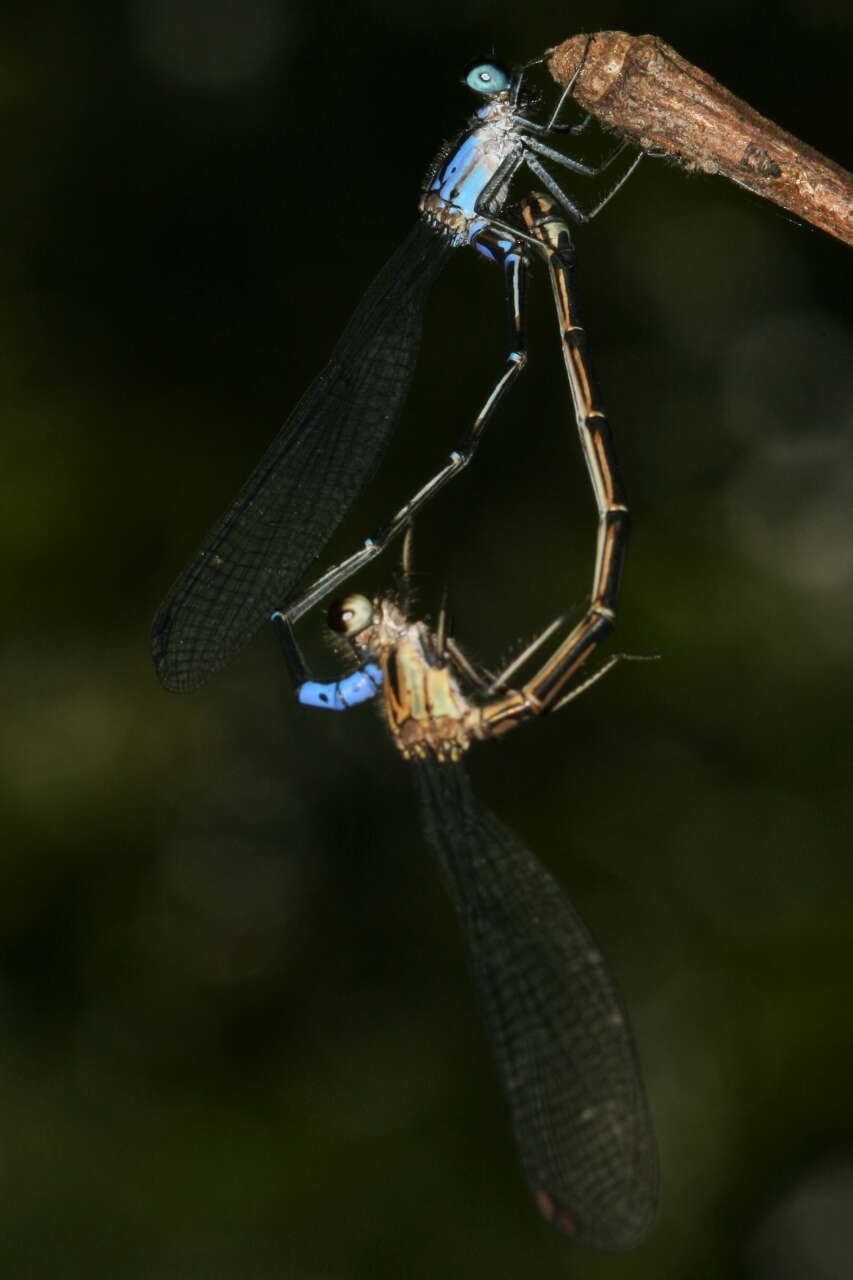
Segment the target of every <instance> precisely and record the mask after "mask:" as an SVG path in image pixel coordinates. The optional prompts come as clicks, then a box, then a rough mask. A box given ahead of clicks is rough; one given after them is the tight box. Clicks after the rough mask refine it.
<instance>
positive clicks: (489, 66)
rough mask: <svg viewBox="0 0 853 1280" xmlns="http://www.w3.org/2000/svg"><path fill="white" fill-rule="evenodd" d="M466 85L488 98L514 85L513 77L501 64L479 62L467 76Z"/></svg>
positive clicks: (465, 78)
mask: <svg viewBox="0 0 853 1280" xmlns="http://www.w3.org/2000/svg"><path fill="white" fill-rule="evenodd" d="M464 83H465V84H467V86H468V88H469V89H473V90H474V92H475V93H482V94H484V95H485V96H486V97H488V96H490V95H491V94H493V93H503V91H504V90H505V89H508V88H509V86H510V84H511V83H512V75H511V74H510V72H509V71H508V70H507V68H506V67H505V66H503V64H502V63H500V62H477V63H475V64H474V66H473V67H471V69H470V71H468V72H467V73H466V74H465V76H464Z"/></svg>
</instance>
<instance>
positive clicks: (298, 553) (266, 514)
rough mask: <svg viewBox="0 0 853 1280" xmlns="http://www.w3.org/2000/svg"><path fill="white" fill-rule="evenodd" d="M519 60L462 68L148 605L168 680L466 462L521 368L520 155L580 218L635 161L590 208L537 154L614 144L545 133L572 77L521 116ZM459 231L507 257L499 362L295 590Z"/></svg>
mask: <svg viewBox="0 0 853 1280" xmlns="http://www.w3.org/2000/svg"><path fill="white" fill-rule="evenodd" d="M525 70H526V68H523V69H522V70H521V71H519V72H518V73H517V74H516V75H514V76H510V75H509V73H508V72H507V71H505V70H504V69H503V68H502V67H501V66H500V65H498V64H496V63H481V64H478V65H477V66H476V67H474V68H473V69H472V70H471V71H470V72H469V74H468V76H467V77H466V82H467V84H468V85H469V86H470V88H472V89H473V90H474V91H475V92H476V93H478V94H480V95H481V97H482V98H483V99H484V104H483V105H482V106H481V107H480V108H479V109H478V110H477V111H476V112H475V114H474V115H473V116H472V118H471V120H470V121H469V123H468V125H467V127H466V128H465V130H464V131H463V132H462V134H461V135H460V136H459V138H458V139H457V140H456V141H455V142H454V143H453V144H452V145H451V146H450V147H449V148H445V149H443V150H442V152H441V153H440V155H439V157H438V158H437V159H436V161H435V162H434V164H433V166H432V168H431V170H430V174H429V176H428V179H427V182H426V185H425V188H424V191H423V193H422V196H421V201H420V217H419V219H418V221H417V223H416V224H415V226H414V228H413V229H412V231H411V233H410V234H409V236H408V238H407V239H406V240H405V241H404V243H403V244H402V245H401V246H400V248H399V249H398V250H397V252H396V253H395V254H394V255H393V256H392V258H391V259H390V260H389V262H388V263H386V265H385V267H384V268H383V269H382V271H381V272H380V273H379V275H378V276H377V278H376V279H375V280H374V282H373V284H372V285H371V286H370V288H369V289H368V291H367V293H366V294H365V296H364V298H363V299H362V301H361V303H360V304H359V306H358V308H357V309H356V311H355V313H354V314H353V316H352V318H351V320H350V322H349V324H348V326H347V328H346V330H345V332H344V334H343V336H342V338H341V339H340V341H339V343H338V345H337V347H336V348H335V351H334V352H333V354H332V357H331V359H330V361H329V363H328V365H327V366H326V368H325V369H324V370H323V372H322V373H321V374H320V376H319V377H318V378H317V379H316V380H315V382H314V383H313V384H312V385H311V386H310V387H309V388H308V390H307V391H306V392H305V394H304V396H303V397H302V399H301V400H300V401H299V403H298V405H297V406H296V408H295V409H294V411H293V413H292V414H291V416H290V418H289V419H288V421H287V422H286V423H285V425H284V427H283V428H282V430H281V431H280V433H279V435H278V436H277V438H276V439H275V440H274V442H273V444H272V445H271V446H270V448H269V450H268V451H267V453H266V454H265V456H264V457H263V458H262V459H261V461H260V463H259V464H258V466H257V467H256V469H255V470H254V471H253V473H252V475H251V476H250V477H249V479H248V481H247V482H246V484H245V485H244V487H243V489H242V490H241V491H240V493H239V494H238V496H237V498H236V499H235V501H234V502H233V504H232V505H231V506H230V507H229V508H228V509H227V511H226V512H225V514H224V515H223V516H222V518H221V519H220V520H219V521H218V522H217V523H216V524H215V525H214V526H213V528H212V529H211V530H210V532H209V533H208V535H207V537H206V538H205V539H204V541H203V543H202V546H201V548H200V549H199V551H198V553H197V554H196V555H195V556H194V557H193V559H192V560H191V561H190V562H189V564H188V565H187V567H186V568H185V570H184V571H183V573H182V574H181V575H180V577H179V578H178V579H177V581H176V582H175V584H174V585H173V587H172V589H171V591H170V592H169V594H168V596H167V597H166V599H165V601H164V602H163V605H162V606H161V608H160V610H159V612H158V614H157V617H156V618H155V620H154V625H153V632H152V645H153V653H154V661H155V665H156V669H157V673H158V675H159V677H160V679H161V680H162V681H163V683H164V684H165V685H166V686H167V687H168V688H170V689H174V690H176V691H188V690H191V689H195V688H197V687H199V686H200V685H202V684H203V683H205V681H206V680H208V679H209V678H210V677H211V676H212V675H214V674H215V673H216V672H217V671H219V670H220V669H221V668H222V667H223V666H225V665H226V663H227V662H229V661H230V660H231V658H233V657H234V656H235V655H236V654H237V653H238V652H239V651H240V649H241V648H242V647H243V646H244V644H245V643H246V642H247V641H248V640H249V638H250V637H251V636H252V634H253V633H254V632H255V631H256V630H257V628H258V627H259V625H260V624H261V623H262V622H263V621H264V620H265V619H266V618H268V617H269V615H270V613H271V611H272V610H273V609H274V608H277V609H279V610H280V611H281V612H282V613H284V614H286V615H287V616H288V617H289V618H290V619H291V620H295V619H296V618H298V617H299V616H300V615H301V614H303V613H304V612H305V611H306V610H307V609H309V608H310V607H312V606H313V605H314V604H315V603H317V602H319V601H320V600H322V599H323V598H324V597H325V596H327V595H328V594H329V593H331V592H332V591H333V590H335V589H336V588H337V587H338V586H339V585H340V584H341V583H342V582H344V581H345V580H346V579H347V578H349V577H350V575H351V574H352V573H353V572H354V571H355V570H356V569H358V568H360V567H361V566H362V565H363V564H365V563H366V562H367V561H369V560H371V559H372V558H373V557H374V556H376V555H378V554H379V553H380V552H381V551H382V550H383V549H384V548H385V547H386V546H387V545H388V543H389V541H391V539H392V538H394V537H396V536H397V535H398V534H399V533H400V531H401V530H402V529H403V528H404V527H405V525H406V524H407V523H408V521H409V520H410V519H411V518H412V516H413V515H414V514H415V513H416V512H417V511H418V510H419V509H420V508H421V507H422V506H423V504H424V503H425V502H427V501H428V500H429V499H430V498H431V497H432V496H433V494H434V493H436V492H437V490H438V489H439V488H441V486H442V485H443V484H445V483H446V482H447V481H448V480H449V479H450V478H451V477H452V476H454V475H455V474H457V473H458V472H459V470H461V468H462V467H464V466H465V465H466V463H467V462H468V461H469V459H470V457H471V456H472V454H473V452H474V450H475V448H476V446H477V443H478V441H479V439H480V437H481V435H482V432H483V431H484V429H485V427H486V425H487V423H488V421H489V419H490V418H491V416H492V414H493V413H494V410H495V408H496V406H497V404H498V402H499V401H500V399H501V398H502V396H503V395H504V393H505V392H506V390H507V389H508V387H509V386H510V385H511V384H512V383H513V382H514V380H515V379H516V378H517V376H518V374H519V373H520V372H521V370H522V369H523V368H524V365H525V363H526V358H527V356H526V337H525V326H524V281H525V276H526V272H527V267H528V263H529V258H530V255H531V253H533V254H535V253H538V252H540V251H541V245H540V243H539V241H537V239H536V238H535V237H533V236H531V235H530V233H529V231H528V230H526V229H525V227H524V225H523V224H522V223H521V221H520V219H518V217H517V210H516V209H515V207H514V206H513V203H512V199H511V191H510V187H511V184H512V181H513V179H514V177H515V176H516V175H517V174H518V172H519V171H520V170H521V169H522V168H526V169H528V170H529V171H530V172H532V173H533V174H535V175H536V177H537V178H539V179H540V180H541V182H542V184H543V185H544V186H545V187H546V188H547V190H548V191H549V192H550V195H551V199H552V200H553V201H554V203H555V204H556V206H557V207H558V208H560V209H561V210H562V211H563V213H564V214H565V215H566V216H568V217H570V218H572V219H573V220H575V221H578V222H585V221H588V220H589V219H590V218H591V217H593V216H594V215H595V214H596V213H598V212H599V210H600V209H601V208H603V206H604V204H605V203H606V202H607V200H608V199H609V198H610V196H612V195H613V194H614V192H615V191H616V190H617V189H618V187H619V186H621V184H622V182H624V180H625V179H626V178H627V177H628V175H629V173H630V172H631V170H632V169H633V167H634V164H635V163H636V160H635V161H634V162H633V163H632V164H631V165H630V166H629V167H628V168H627V169H626V170H625V172H624V173H623V174H622V175H621V176H620V178H619V179H618V181H616V182H615V183H613V184H611V185H610V188H609V190H608V191H607V192H606V194H605V195H604V196H603V197H602V198H601V199H600V200H599V201H598V203H597V204H596V205H595V206H594V207H593V208H591V209H588V210H586V211H583V210H582V209H581V208H580V207H579V206H578V205H577V204H576V203H575V202H574V201H573V200H572V199H571V198H570V197H569V196H568V195H567V194H566V193H565V192H564V191H563V190H562V188H561V187H560V185H559V184H558V183H557V182H556V180H555V179H554V177H553V175H552V174H551V173H550V172H549V171H548V169H546V168H545V166H544V164H543V161H547V162H548V163H549V164H552V165H559V166H562V167H563V168H564V169H566V170H567V171H569V172H570V173H572V174H576V175H579V176H581V177H596V176H597V175H598V174H600V173H602V172H603V171H604V170H605V169H606V168H607V167H608V165H609V164H610V163H611V162H612V160H613V159H615V157H616V156H617V155H619V154H620V153H621V151H622V149H623V148H622V147H619V148H617V149H616V150H615V151H613V152H612V153H611V155H610V156H609V157H608V158H607V159H606V160H605V162H604V163H603V164H602V165H600V166H598V167H592V166H589V165H586V164H582V163H581V162H580V161H578V160H574V159H571V158H570V157H568V156H565V155H563V154H562V153H561V152H559V151H557V150H555V149H554V148H553V147H551V146H549V145H548V144H547V143H546V142H545V141H543V139H544V138H545V137H547V136H548V135H550V134H555V133H563V134H570V135H574V134H578V133H580V132H582V131H583V129H584V128H585V127H586V125H587V124H588V123H589V120H590V117H589V116H587V117H585V118H584V119H583V120H581V121H580V122H579V123H577V124H572V125H567V124H561V123H559V122H558V116H559V113H560V111H561V108H562V106H563V103H564V101H565V99H566V97H567V96H568V94H569V93H570V91H571V87H572V86H571V85H569V86H568V88H567V89H566V90H565V91H564V93H563V94H562V96H561V97H560V100H559V102H558V103H557V105H556V107H555V109H554V111H553V113H552V114H551V116H550V118H549V119H548V120H547V121H546V122H544V123H541V122H537V121H535V120H532V119H530V118H529V117H528V116H527V115H526V114H525V112H526V111H527V110H528V109H529V108H530V106H531V101H530V98H529V96H528V95H527V94H526V93H525V91H524V71H525ZM638 158H639V157H638ZM464 245H471V246H472V247H473V248H475V249H476V250H477V251H478V252H479V253H481V254H483V255H484V256H485V257H486V258H487V259H489V260H491V261H493V262H496V263H498V264H500V265H501V266H502V268H503V272H504V276H505V281H506V296H507V305H508V311H509V320H510V332H511V349H510V351H509V352H508V354H507V357H506V362H505V365H504V368H503V371H502V372H501V374H500V376H499V378H498V379H497V381H496V383H495V385H494V387H493V388H492V390H491V391H490V392H489V395H488V396H487V398H486V400H485V401H484V403H483V406H482V408H481V409H480V411H479V413H478V415H477V417H476V418H475V420H474V422H473V423H472V425H471V426H470V427H469V429H468V430H467V432H466V433H465V435H464V437H463V439H462V441H461V442H460V444H459V446H458V448H457V449H456V450H454V452H453V453H452V454H451V455H450V458H449V460H448V461H447V463H446V465H445V466H443V467H442V468H441V469H440V470H439V471H438V472H437V473H436V474H435V475H434V476H433V477H432V478H431V479H430V480H429V481H428V482H427V483H426V484H425V485H423V486H422V487H421V489H420V490H419V491H418V492H417V493H416V494H415V495H414V496H413V497H412V498H411V499H410V500H409V501H408V502H407V503H406V504H405V505H404V506H403V507H401V508H400V510H399V511H398V512H397V513H396V515H394V516H393V517H392V518H391V519H390V520H388V521H387V522H386V523H385V524H384V525H383V526H382V527H381V529H380V531H379V532H378V533H377V534H376V535H375V536H374V537H372V538H368V539H367V541H366V542H365V543H364V545H363V547H362V548H361V549H360V550H359V551H357V552H356V553H355V554H354V555H352V556H350V557H349V558H348V559H346V560H345V561H343V562H342V563H341V564H339V565H336V566H334V567H333V568H332V569H330V570H329V571H328V572H326V573H324V574H323V575H322V577H321V578H320V579H318V581H317V582H316V583H315V584H314V585H313V586H311V587H309V588H308V589H307V590H304V591H302V592H299V591H298V590H297V587H298V584H299V582H300V580H301V579H302V578H303V576H304V575H305V573H306V571H307V570H308V568H309V566H310V565H311V564H312V562H313V561H314V560H315V559H316V558H317V556H318V555H319V553H320V552H321V550H322V548H323V546H324V545H325V543H326V542H327V540H328V539H329V537H330V536H331V534H332V533H333V531H334V530H335V528H336V527H337V526H338V524H339V523H340V521H341V519H342V518H343V516H344V515H345V513H346V512H347V511H348V510H349V508H350V506H351V505H352V503H353V502H354V501H355V499H356V497H357V495H358V493H359V492H360V491H361V489H362V488H363V486H364V485H365V484H366V482H367V480H368V479H369V477H370V476H371V475H372V473H373V471H374V470H375V468H376V466H377V464H378V461H379V459H380V457H381V454H382V451H383V448H384V445H385V442H386V440H387V438H388V436H389V434H390V431H391V429H392V426H393V423H394V421H395V419H396V417H397V414H398V412H399V410H400V407H401V405H402V402H403V400H404V398H405V395H406V391H407V389H408V386H409V382H410V380H411V376H412V373H413V370H414V366H415V360H416V355H417V347H418V343H419V338H420V331H421V310H422V306H423V303H424V299H425V297H426V294H427V292H428V291H429V289H430V287H431V285H432V283H433V281H434V280H435V278H436V276H437V274H438V272H439V271H440V270H441V268H442V267H443V266H444V264H445V262H446V261H447V259H448V257H449V256H450V254H451V253H452V251H453V250H454V249H455V248H458V247H461V246H464Z"/></svg>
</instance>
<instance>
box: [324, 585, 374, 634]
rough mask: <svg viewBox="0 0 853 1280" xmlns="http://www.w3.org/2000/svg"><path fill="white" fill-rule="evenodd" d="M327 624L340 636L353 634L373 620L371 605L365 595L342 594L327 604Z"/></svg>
mask: <svg viewBox="0 0 853 1280" xmlns="http://www.w3.org/2000/svg"><path fill="white" fill-rule="evenodd" d="M326 618H327V621H328V623H329V626H330V627H331V628H332V630H333V631H337V632H338V634H339V635H342V636H355V635H358V633H359V631H363V630H364V628H365V627H369V626H370V624H371V622H372V621H373V605H372V603H371V601H370V600H368V598H367V596H361V595H358V594H354V595H350V596H344V597H343V599H342V600H334V601H333V602H332V603H331V604H330V605H329V612H328V614H327V615H326Z"/></svg>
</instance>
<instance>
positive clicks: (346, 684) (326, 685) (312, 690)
mask: <svg viewBox="0 0 853 1280" xmlns="http://www.w3.org/2000/svg"><path fill="white" fill-rule="evenodd" d="M381 688H382V672H381V670H380V669H379V667H378V666H377V665H376V663H375V662H368V663H366V665H365V666H363V667H360V668H359V670H358V671H353V673H352V675H350V676H344V678H343V679H342V680H305V681H304V682H303V683H302V684H301V685H300V686H299V688H298V689H297V690H296V696H297V698H298V699H299V701H300V702H301V703H302V704H303V706H306V707H322V708H323V709H324V710H326V711H346V710H347V708H348V707H355V706H357V705H358V704H359V703H360V702H367V701H369V699H370V698H373V697H375V696H376V694H377V693H378V692H379V690H380V689H381Z"/></svg>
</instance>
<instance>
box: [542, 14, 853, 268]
mask: <svg viewBox="0 0 853 1280" xmlns="http://www.w3.org/2000/svg"><path fill="white" fill-rule="evenodd" d="M579 63H582V66H581V69H580V72H579V73H578V77H577V80H576V81H575V84H574V88H573V90H572V96H573V97H574V98H575V100H576V101H577V102H578V103H579V104H580V105H581V106H582V107H583V108H584V110H585V111H589V112H590V113H591V114H592V115H594V116H595V117H596V119H598V120H599V121H600V122H601V123H602V124H603V125H605V126H607V127H608V128H611V129H614V130H615V131H616V132H618V133H619V134H621V135H622V136H623V137H625V138H627V139H628V140H629V141H630V142H631V143H633V144H634V145H635V146H638V147H641V148H642V149H643V150H644V151H662V152H665V153H666V154H667V155H669V156H671V157H672V158H673V159H675V160H677V161H678V162H679V163H680V164H682V165H684V166H685V167H686V168H688V169H700V170H702V171H703V172H705V173H718V174H722V175H723V177H726V178H729V179H730V180H731V181H732V182H737V183H738V184H739V185H740V186H742V187H748V188H749V190H750V191H755V192H756V193H757V194H758V195H760V196H764V197H765V198H766V199H767V200H772V201H773V202H774V204H778V205H780V206H781V207H782V208H783V209H788V210H789V211H790V212H791V213H796V214H797V215H798V216H799V217H801V218H804V219H805V220H806V221H807V222H811V223H812V224H813V225H814V226H816V227H820V228H821V229H822V230H823V231H828V232H829V234H830V235H832V236H836V237H837V238H838V239H839V240H843V241H844V243H845V244H853V176H851V175H850V174H849V173H847V172H846V171H845V170H844V169H842V168H841V166H840V165H837V164H834V163H833V162H832V161H831V160H827V159H826V158H825V157H824V156H822V155H820V154H819V153H818V152H817V151H814V150H813V149H812V148H811V147H808V146H806V145H805V143H802V142H798V141H797V139H796V138H794V137H792V135H791V134H790V133H786V132H785V131H784V129H780V128H779V126H778V125H775V124H773V122H772V121H771V120H765V118H764V116H760V115H759V114H758V112H757V111H754V110H753V108H752V107H750V106H749V105H748V104H747V103H746V102H743V101H742V100H741V99H740V98H736V97H735V95H734V94H733V93H729V91H728V89H724V88H723V86H722V85H720V84H717V82H716V80H713V79H712V78H711V76H709V75H708V74H707V72H705V71H701V70H700V69H699V68H698V67H694V66H692V65H691V64H690V63H689V62H686V61H685V60H684V58H682V57H681V56H680V55H679V54H677V53H676V52H675V50H674V49H671V48H670V47H669V45H666V44H664V42H663V41H662V40H659V39H658V38H657V36H629V35H626V33H625V32H624V31H598V32H596V34H595V35H593V36H573V37H572V38H571V40H566V41H565V42H564V43H563V44H561V45H558V46H557V48H556V49H552V50H551V51H550V53H549V56H548V64H549V67H550V70H551V74H552V75H553V77H554V79H555V80H556V81H557V82H558V83H559V84H561V85H563V86H565V85H567V84H568V83H569V81H570V80H571V78H572V76H573V75H574V74H575V72H576V71H577V69H578V65H579Z"/></svg>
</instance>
